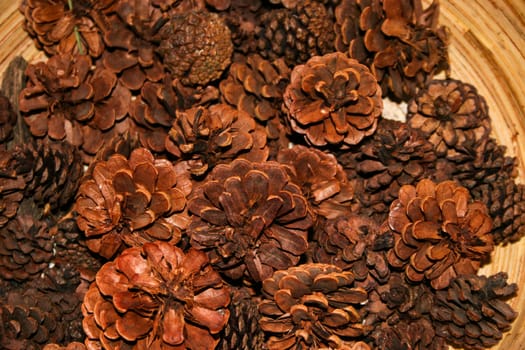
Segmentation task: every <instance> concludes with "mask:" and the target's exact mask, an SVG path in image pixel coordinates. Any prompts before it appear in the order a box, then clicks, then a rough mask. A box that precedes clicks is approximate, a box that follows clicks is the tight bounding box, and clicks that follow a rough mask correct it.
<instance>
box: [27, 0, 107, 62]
mask: <svg viewBox="0 0 525 350" xmlns="http://www.w3.org/2000/svg"><path fill="white" fill-rule="evenodd" d="M116 2H117V0H102V1H99V0H87V1H74V2H70V1H67V0H58V1H56V0H39V1H33V0H22V2H21V3H20V6H19V10H20V12H22V14H23V15H24V17H25V22H24V29H25V30H26V32H28V34H29V36H31V37H32V38H33V39H34V41H35V44H36V46H37V48H39V49H43V50H44V51H45V52H46V53H47V54H48V55H55V54H77V53H80V54H84V53H86V54H88V55H90V56H92V57H98V56H100V55H101V54H102V52H103V51H104V49H105V45H104V40H103V35H104V32H105V29H106V26H107V22H106V15H107V14H108V13H109V12H111V11H112V9H113V7H114V6H115V3H116Z"/></svg>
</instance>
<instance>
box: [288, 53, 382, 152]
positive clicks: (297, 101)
mask: <svg viewBox="0 0 525 350" xmlns="http://www.w3.org/2000/svg"><path fill="white" fill-rule="evenodd" d="M284 104H285V106H286V109H287V112H288V121H289V123H290V125H291V128H292V130H293V131H295V132H296V133H298V134H301V135H304V137H305V139H306V141H307V142H308V143H310V144H312V145H313V146H315V147H323V146H327V145H330V146H336V147H339V148H348V147H349V146H351V145H356V144H358V143H359V142H361V140H362V139H363V138H364V137H365V136H369V135H371V134H373V133H374V131H375V130H376V127H377V120H378V118H379V116H380V115H381V111H382V108H383V102H382V100H381V88H380V87H379V85H378V84H377V81H376V79H375V78H374V76H373V75H372V74H371V73H370V71H369V70H368V68H367V67H365V66H363V65H362V64H359V63H358V62H357V61H356V60H353V59H349V58H348V57H347V56H346V55H345V54H342V53H340V52H334V53H330V54H327V55H324V56H316V57H312V58H310V59H309V60H308V61H307V62H306V64H304V65H299V66H295V68H294V69H293V71H292V77H291V81H290V84H289V85H288V87H287V88H286V90H285V92H284Z"/></svg>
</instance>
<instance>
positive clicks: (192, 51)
mask: <svg viewBox="0 0 525 350" xmlns="http://www.w3.org/2000/svg"><path fill="white" fill-rule="evenodd" d="M160 37H161V42H160V45H159V47H158V48H157V52H158V53H159V54H160V55H161V57H162V61H163V63H164V65H165V66H166V68H167V69H168V70H169V71H170V72H171V73H173V75H174V76H175V77H177V78H179V79H180V81H181V82H182V83H183V84H185V85H206V84H208V83H209V82H210V81H213V80H216V79H218V78H219V77H220V76H221V74H222V73H223V71H224V70H225V69H226V68H227V67H228V66H229V65H230V62H231V55H232V53H233V44H232V41H231V32H230V29H229V28H228V27H227V26H226V24H225V23H224V21H223V20H222V19H221V17H219V15H217V14H216V13H211V12H208V11H188V12H186V13H183V14H176V15H174V16H172V17H171V19H170V22H169V23H168V24H166V25H165V26H164V27H163V28H162V29H161V32H160Z"/></svg>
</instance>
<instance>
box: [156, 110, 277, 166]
mask: <svg viewBox="0 0 525 350" xmlns="http://www.w3.org/2000/svg"><path fill="white" fill-rule="evenodd" d="M177 117H178V118H177V120H176V121H175V122H174V123H173V125H172V126H171V129H170V131H169V137H168V138H166V150H167V151H168V152H169V153H171V154H172V155H175V156H176V157H177V158H180V159H184V160H187V161H188V163H189V165H190V171H191V173H192V174H193V175H195V176H202V175H204V174H205V173H207V172H209V171H210V170H211V169H213V168H214V167H215V166H216V165H217V164H221V163H229V162H231V160H233V159H236V158H243V159H248V160H250V161H253V162H264V161H265V160H266V159H267V158H268V153H269V150H268V147H266V133H265V132H264V130H263V129H262V128H260V127H257V124H256V123H255V120H254V119H253V117H252V116H250V115H249V114H248V113H246V112H243V111H239V110H236V109H234V108H232V107H230V106H229V105H227V104H222V103H221V104H215V105H211V106H209V107H208V108H203V107H195V108H191V109H188V110H185V111H180V112H178V113H177Z"/></svg>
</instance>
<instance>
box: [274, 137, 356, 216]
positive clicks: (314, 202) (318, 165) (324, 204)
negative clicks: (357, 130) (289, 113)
mask: <svg viewBox="0 0 525 350" xmlns="http://www.w3.org/2000/svg"><path fill="white" fill-rule="evenodd" d="M277 161H278V162H279V163H281V164H284V165H287V167H286V170H287V171H288V175H289V176H290V178H291V179H292V182H294V183H295V184H297V185H299V186H300V187H301V189H302V191H303V194H304V196H305V197H306V198H307V199H308V201H309V202H310V205H311V207H312V209H313V210H314V212H315V213H316V214H317V215H318V216H320V217H325V218H328V219H333V218H336V217H338V216H341V215H345V214H347V213H349V212H350V211H351V210H352V205H353V204H354V203H353V201H352V200H353V198H354V188H353V187H352V185H351V183H350V182H349V181H348V180H347V178H346V174H345V172H344V171H343V168H342V167H341V165H340V164H339V163H338V162H337V159H336V158H335V156H334V155H332V154H330V153H324V152H322V151H320V150H318V149H315V148H308V147H305V146H302V145H295V146H293V147H292V148H286V149H281V150H280V151H279V153H278V154H277Z"/></svg>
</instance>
